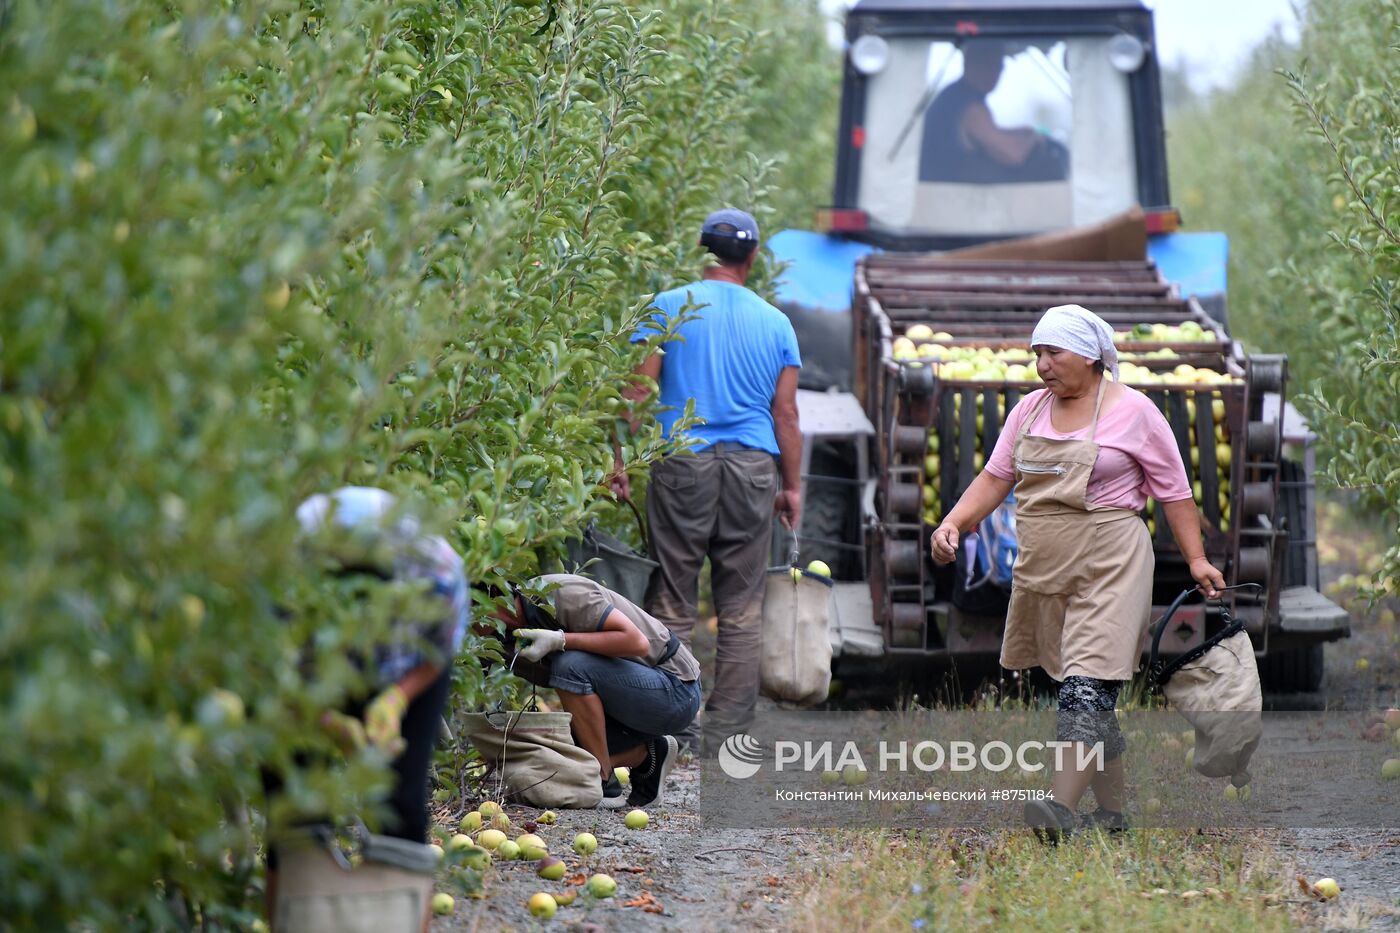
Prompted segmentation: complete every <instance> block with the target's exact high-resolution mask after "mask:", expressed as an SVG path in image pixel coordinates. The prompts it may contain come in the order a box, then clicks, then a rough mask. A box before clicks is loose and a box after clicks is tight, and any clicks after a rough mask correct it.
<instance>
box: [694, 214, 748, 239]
mask: <svg viewBox="0 0 1400 933" xmlns="http://www.w3.org/2000/svg"><path fill="white" fill-rule="evenodd" d="M724 224H728V225H729V226H731V227H733V228H734V229H733V230H732V231H730V230H717V229H715V228H716V227H719V226H721V225H724ZM707 233H713V234H715V235H716V236H728V237H733V238H734V239H736V240H745V241H751V242H754V243H757V242H758V221H756V220H754V219H753V215H751V214H748V213H746V212H744V211H741V210H738V209H737V208H733V207H725V208H721V209H720V210H717V211H715V212H714V213H713V214H711V215H710V216H709V217H706V218H705V222H704V223H703V224H701V225H700V235H701V236H704V235H705V234H707Z"/></svg>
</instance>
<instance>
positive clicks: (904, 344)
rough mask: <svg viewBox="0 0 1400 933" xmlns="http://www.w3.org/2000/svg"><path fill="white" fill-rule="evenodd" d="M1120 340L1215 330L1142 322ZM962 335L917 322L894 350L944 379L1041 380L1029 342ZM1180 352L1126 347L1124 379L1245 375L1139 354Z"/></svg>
mask: <svg viewBox="0 0 1400 933" xmlns="http://www.w3.org/2000/svg"><path fill="white" fill-rule="evenodd" d="M1113 337H1114V341H1115V342H1125V341H1137V340H1152V341H1157V342H1178V343H1210V342H1213V341H1214V336H1213V335H1211V334H1208V333H1207V332H1206V331H1205V330H1204V329H1203V328H1202V327H1201V326H1200V325H1199V324H1197V323H1196V322H1194V321H1187V322H1186V323H1184V324H1180V325H1169V324H1138V325H1135V326H1134V328H1133V329H1132V330H1131V331H1122V332H1115V333H1114V335H1113ZM955 340H956V338H955V337H954V336H953V335H952V334H950V333H948V332H947V331H935V330H934V329H933V328H931V327H929V326H928V325H927V324H914V325H911V326H910V327H909V328H908V330H906V331H905V332H904V334H903V335H902V336H900V337H896V338H895V339H894V342H893V343H892V344H891V346H890V354H891V356H892V357H893V358H894V359H895V360H896V361H897V362H899V363H900V364H901V365H903V366H906V367H908V368H911V369H917V368H922V367H924V366H929V367H932V369H933V371H934V374H935V375H936V376H938V378H939V379H942V380H945V381H949V382H980V383H988V382H990V383H1016V384H1032V385H1034V384H1038V383H1039V382H1040V381H1041V378H1040V374H1039V373H1038V372H1037V371H1036V368H1035V354H1034V353H1032V352H1031V351H1030V349H1029V348H1027V347H1000V348H997V347H992V346H973V345H969V344H967V343H962V344H958V345H953V344H954V341H955ZM1176 358H1178V357H1177V353H1176V351H1175V350H1172V349H1171V348H1169V347H1161V348H1159V349H1156V350H1149V351H1145V352H1141V353H1125V354H1124V355H1123V356H1122V357H1121V358H1120V361H1119V381H1121V382H1122V383H1124V384H1125V385H1133V386H1144V385H1153V386H1155V385H1228V384H1230V383H1233V382H1239V381H1240V380H1239V379H1238V378H1236V377H1235V376H1232V375H1230V374H1229V373H1225V372H1220V371H1218V370H1214V369H1211V368H1209V367H1204V366H1193V365H1192V364H1190V363H1181V364H1179V365H1178V366H1176V367H1174V368H1172V369H1171V370H1162V371H1158V370H1154V369H1151V368H1149V367H1147V366H1143V365H1142V364H1141V363H1140V362H1138V361H1139V360H1170V359H1176Z"/></svg>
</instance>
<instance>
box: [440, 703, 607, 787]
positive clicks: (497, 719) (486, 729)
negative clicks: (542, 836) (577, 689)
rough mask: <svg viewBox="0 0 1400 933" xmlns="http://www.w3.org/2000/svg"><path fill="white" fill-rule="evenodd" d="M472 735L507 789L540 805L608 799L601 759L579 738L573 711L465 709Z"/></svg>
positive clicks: (466, 727)
mask: <svg viewBox="0 0 1400 933" xmlns="http://www.w3.org/2000/svg"><path fill="white" fill-rule="evenodd" d="M457 718H458V722H460V723H461V725H462V731H463V732H465V733H466V735H467V738H469V739H470V740H471V743H472V744H473V745H475V746H476V748H477V750H478V751H479V752H481V757H482V758H484V759H486V760H487V761H489V762H491V764H492V765H494V766H495V767H496V768H498V769H499V770H500V772H501V776H502V780H503V781H504V783H505V789H506V791H505V792H506V794H507V795H509V796H510V797H513V798H516V799H519V800H523V801H524V802H526V803H528V804H531V805H532V806H536V807H560V808H563V807H568V808H572V809H590V808H592V807H596V806H597V805H598V803H599V801H601V800H602V799H603V785H602V782H601V781H600V779H599V774H598V759H596V758H594V757H593V756H592V755H591V754H590V753H588V752H587V751H584V750H583V749H581V748H579V747H578V746H577V745H575V744H574V738H573V734H572V733H571V732H570V730H569V723H570V721H571V720H572V719H573V717H572V716H571V715H570V714H569V713H555V712H550V713H541V712H532V711H527V710H503V711H500V712H494V713H459V714H458V717H457Z"/></svg>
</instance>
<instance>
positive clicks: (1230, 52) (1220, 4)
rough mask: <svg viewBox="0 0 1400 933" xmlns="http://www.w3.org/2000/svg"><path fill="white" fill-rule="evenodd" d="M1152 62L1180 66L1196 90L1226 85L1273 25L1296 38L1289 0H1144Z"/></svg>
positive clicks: (1296, 18)
mask: <svg viewBox="0 0 1400 933" xmlns="http://www.w3.org/2000/svg"><path fill="white" fill-rule="evenodd" d="M1147 5H1148V6H1150V7H1152V10H1153V14H1154V15H1153V19H1154V21H1155V22H1156V28H1157V52H1158V54H1157V60H1158V61H1159V62H1161V63H1162V64H1164V65H1178V64H1185V65H1187V66H1188V73H1189V74H1190V76H1191V80H1192V84H1193V86H1194V87H1195V88H1196V90H1198V91H1202V90H1206V89H1207V88H1210V87H1215V86H1219V85H1222V84H1227V83H1229V81H1230V79H1231V78H1233V77H1234V73H1235V69H1236V68H1237V67H1238V66H1239V65H1240V64H1241V63H1243V62H1244V60H1245V59H1246V58H1247V57H1248V55H1249V51H1250V49H1252V48H1254V46H1256V45H1257V44H1259V42H1260V40H1262V39H1265V38H1267V37H1268V36H1269V34H1270V33H1272V32H1273V31H1274V30H1275V29H1277V30H1280V31H1281V32H1282V34H1283V36H1284V37H1285V38H1287V39H1289V40H1296V39H1297V38H1298V17H1297V15H1296V14H1295V13H1294V10H1293V2H1292V0H1148V4H1147Z"/></svg>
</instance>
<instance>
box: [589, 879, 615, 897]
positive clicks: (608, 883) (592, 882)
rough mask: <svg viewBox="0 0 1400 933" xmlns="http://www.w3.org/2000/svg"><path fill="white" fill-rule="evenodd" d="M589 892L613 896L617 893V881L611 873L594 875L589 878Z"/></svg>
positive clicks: (602, 895)
mask: <svg viewBox="0 0 1400 933" xmlns="http://www.w3.org/2000/svg"><path fill="white" fill-rule="evenodd" d="M588 893H589V894H592V895H593V896H594V897H612V896H613V895H614V894H616V893H617V882H616V881H614V880H613V879H612V877H611V876H609V875H602V874H599V875H594V876H593V877H592V878H589V879H588Z"/></svg>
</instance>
